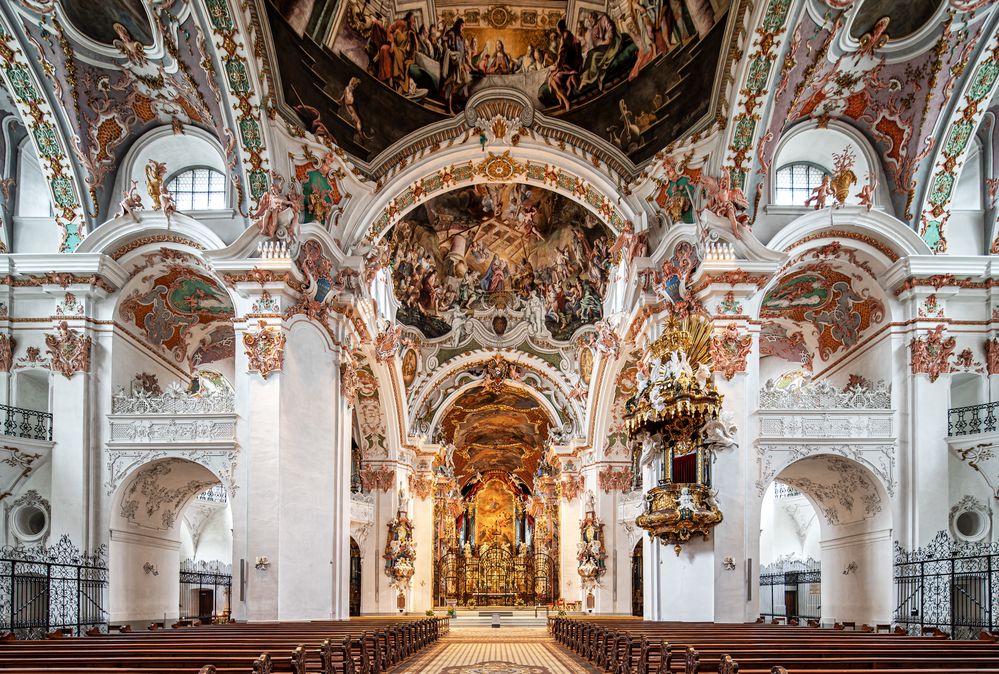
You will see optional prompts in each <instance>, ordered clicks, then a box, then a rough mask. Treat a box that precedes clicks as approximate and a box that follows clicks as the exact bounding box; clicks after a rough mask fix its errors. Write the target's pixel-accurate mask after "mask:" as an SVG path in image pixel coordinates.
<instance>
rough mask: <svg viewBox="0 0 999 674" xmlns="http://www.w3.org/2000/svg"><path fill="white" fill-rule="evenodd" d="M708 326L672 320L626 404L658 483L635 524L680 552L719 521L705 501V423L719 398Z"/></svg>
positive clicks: (696, 319) (690, 316) (631, 429)
mask: <svg viewBox="0 0 999 674" xmlns="http://www.w3.org/2000/svg"><path fill="white" fill-rule="evenodd" d="M711 349H712V344H711V323H710V322H708V321H707V320H706V319H705V318H704V317H702V316H701V315H700V314H696V313H684V314H673V315H671V316H670V317H669V319H668V323H667V325H666V330H665V332H664V333H663V335H662V337H660V338H659V339H657V340H656V341H655V342H654V343H653V344H652V346H651V347H650V348H649V351H648V353H646V354H645V357H644V358H643V359H642V361H641V363H640V365H639V373H638V377H637V380H638V385H637V389H636V392H635V395H634V396H633V397H632V398H631V399H630V400H628V402H627V404H626V405H625V414H624V418H625V425H626V427H627V430H628V433H629V435H630V437H631V438H632V439H638V438H641V440H642V444H643V446H645V447H646V448H647V449H646V451H645V452H644V453H643V454H644V455H643V457H642V461H643V463H644V462H646V461H648V460H649V459H650V458H654V456H652V457H650V456H649V454H651V453H652V452H651V451H649V450H650V449H651V450H654V449H656V448H657V449H658V455H659V457H660V459H661V463H662V471H661V473H660V480H659V484H658V485H657V486H656V487H653V488H652V489H651V490H650V491H649V493H648V494H647V496H646V498H647V506H646V511H645V513H643V514H642V515H640V516H639V517H638V519H637V520H636V524H638V526H640V527H641V528H643V529H645V530H646V531H648V532H649V533H650V534H651V535H653V536H655V537H656V538H658V539H659V540H661V541H663V542H664V543H670V544H672V545H673V546H674V550H675V551H676V554H677V555H679V554H680V550H681V548H682V545H683V544H684V543H686V542H687V541H689V540H690V539H691V538H692V537H693V536H694V535H697V534H700V535H702V536H703V537H704V538H705V539H707V537H708V534H709V533H710V532H711V529H712V528H714V527H715V526H716V525H717V524H718V523H719V522H721V521H722V513H721V512H720V511H719V510H718V506H717V504H716V503H715V502H714V499H713V498H712V497H711V492H710V488H711V476H710V466H711V460H710V456H709V454H708V452H707V449H706V446H705V430H704V429H705V425H706V424H707V423H708V422H710V421H713V420H714V419H716V418H717V417H718V414H719V412H720V411H721V404H722V395H721V394H720V393H719V392H718V390H717V389H716V388H715V385H714V380H713V375H712V372H711Z"/></svg>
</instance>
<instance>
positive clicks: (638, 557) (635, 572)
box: [631, 538, 645, 617]
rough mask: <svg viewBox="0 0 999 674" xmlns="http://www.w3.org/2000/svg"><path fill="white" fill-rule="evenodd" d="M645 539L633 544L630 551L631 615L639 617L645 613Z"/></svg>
mask: <svg viewBox="0 0 999 674" xmlns="http://www.w3.org/2000/svg"><path fill="white" fill-rule="evenodd" d="M644 549H645V539H644V538H642V539H640V540H639V541H638V542H637V543H635V549H634V550H632V551H631V615H633V616H639V617H641V616H642V615H643V613H644V611H645V580H644V578H643V576H642V574H643V571H642V565H643V563H644Z"/></svg>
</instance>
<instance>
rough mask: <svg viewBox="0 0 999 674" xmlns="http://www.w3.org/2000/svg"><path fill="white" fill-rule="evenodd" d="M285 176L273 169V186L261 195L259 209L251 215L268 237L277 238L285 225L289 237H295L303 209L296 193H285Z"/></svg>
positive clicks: (254, 222) (258, 227) (262, 232)
mask: <svg viewBox="0 0 999 674" xmlns="http://www.w3.org/2000/svg"><path fill="white" fill-rule="evenodd" d="M283 191H284V178H282V177H281V176H280V175H279V174H278V173H276V172H274V171H271V186H270V188H269V189H268V190H267V191H266V192H264V194H263V195H262V196H261V197H260V203H259V204H258V205H257V210H256V212H255V213H253V215H251V216H250V217H251V218H253V224H254V225H256V227H257V229H259V230H260V233H261V234H263V235H264V236H265V237H267V238H268V239H273V238H276V237H277V235H278V231H279V230H280V229H281V227H284V228H285V229H286V230H287V232H288V235H289V238H290V239H292V240H294V239H295V235H296V233H295V223H296V222H298V216H299V214H300V213H301V211H302V204H301V203H300V201H299V199H297V198H296V195H294V194H289V195H284V194H283V193H282V192H283Z"/></svg>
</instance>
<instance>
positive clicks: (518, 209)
mask: <svg viewBox="0 0 999 674" xmlns="http://www.w3.org/2000/svg"><path fill="white" fill-rule="evenodd" d="M611 238H612V236H611V234H610V232H609V231H608V230H607V229H606V228H605V227H604V225H602V224H601V223H600V221H599V220H598V219H597V218H596V216H594V215H592V214H591V213H589V212H588V211H587V210H586V209H584V208H583V207H582V206H580V205H578V204H576V203H575V202H573V201H570V200H569V199H567V198H565V197H563V196H561V195H558V194H556V193H554V192H550V191H548V190H545V189H543V188H540V187H532V186H527V185H521V184H483V185H475V186H473V187H466V188H462V189H459V190H455V191H453V192H448V193H445V194H443V195H441V196H438V197H434V198H433V199H430V200H429V201H427V202H426V203H424V204H422V205H421V206H419V207H418V208H416V209H415V210H414V211H412V212H410V213H409V215H407V216H406V217H405V218H404V219H403V220H402V221H400V223H399V224H397V225H396V226H395V227H394V229H393V230H392V231H391V233H390V236H389V251H390V253H391V258H392V260H393V284H394V287H395V293H396V297H397V298H398V300H399V302H400V304H401V306H400V308H399V311H398V313H397V318H398V319H399V320H400V321H401V322H403V323H405V324H407V325H411V326H414V327H417V328H419V329H420V330H421V331H422V332H423V333H424V335H426V336H427V337H429V338H435V337H440V336H443V335H445V334H447V333H448V332H449V331H450V330H451V329H452V327H453V326H454V325H455V324H456V323H459V322H460V321H459V316H462V317H463V316H467V315H468V314H471V313H473V312H476V311H479V312H485V311H489V310H490V309H492V308H493V307H505V306H510V307H511V308H514V309H519V308H520V307H521V305H525V306H527V305H530V306H533V307H535V308H536V310H538V311H541V312H543V313H544V321H545V326H546V327H547V328H548V330H549V331H550V332H551V334H552V336H553V337H555V338H556V339H559V340H568V339H570V338H571V337H572V334H573V333H574V332H575V331H576V330H577V329H579V328H580V327H582V326H584V325H588V324H591V323H594V322H596V321H598V320H600V318H601V315H602V311H603V308H602V298H603V294H604V291H605V289H606V285H607V278H608V272H609V268H610V254H609V249H610V245H609V240H610V239H611Z"/></svg>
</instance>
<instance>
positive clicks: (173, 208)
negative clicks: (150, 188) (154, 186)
mask: <svg viewBox="0 0 999 674" xmlns="http://www.w3.org/2000/svg"><path fill="white" fill-rule="evenodd" d="M160 210H162V211H163V217H165V218H166V223H167V229H170V218H172V217H173V214H174V213H176V212H177V202H176V201H175V200H174V198H173V193H171V192H170V190H168V189H167V186H166V185H163V187H161V188H160Z"/></svg>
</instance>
